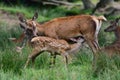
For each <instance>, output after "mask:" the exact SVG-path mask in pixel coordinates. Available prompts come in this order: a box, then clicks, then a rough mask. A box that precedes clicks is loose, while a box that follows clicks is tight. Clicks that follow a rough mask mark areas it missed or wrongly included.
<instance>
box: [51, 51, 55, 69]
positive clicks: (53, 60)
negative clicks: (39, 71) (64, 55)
mask: <svg viewBox="0 0 120 80" xmlns="http://www.w3.org/2000/svg"><path fill="white" fill-rule="evenodd" d="M55 59H56V54H55V52H51V55H50V68H51V67H53V66H54V65H55Z"/></svg>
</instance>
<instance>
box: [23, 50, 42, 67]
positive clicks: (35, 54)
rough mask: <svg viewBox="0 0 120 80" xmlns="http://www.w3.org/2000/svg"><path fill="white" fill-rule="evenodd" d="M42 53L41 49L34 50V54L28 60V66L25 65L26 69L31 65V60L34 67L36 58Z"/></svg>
mask: <svg viewBox="0 0 120 80" xmlns="http://www.w3.org/2000/svg"><path fill="white" fill-rule="evenodd" d="M40 53H41V52H40V49H34V50H33V51H32V53H31V54H30V55H29V56H28V59H27V61H26V64H25V66H24V68H26V67H27V65H28V64H29V62H30V60H32V65H34V61H35V58H36V57H37V56H38V55H40Z"/></svg>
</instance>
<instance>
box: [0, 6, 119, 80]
mask: <svg viewBox="0 0 120 80" xmlns="http://www.w3.org/2000/svg"><path fill="white" fill-rule="evenodd" d="M0 9H2V10H5V11H9V12H10V13H11V14H15V13H16V12H21V13H24V14H25V15H26V17H27V18H30V17H31V16H33V14H34V11H35V9H33V8H31V7H28V8H26V7H23V6H21V7H17V6H16V7H14V8H13V7H7V6H4V5H0ZM40 10H41V11H40ZM40 10H39V14H40V16H39V19H38V21H45V20H49V19H52V18H54V17H59V16H64V15H65V13H64V12H65V10H64V9H63V8H62V7H59V8H55V9H40ZM73 11H74V10H73ZM71 12H72V11H71ZM83 12H84V11H83ZM86 12H88V11H85V12H84V13H86ZM76 13H77V12H76ZM88 13H89V12H88ZM88 13H86V14H88ZM107 26H108V24H106V23H103V26H102V29H101V31H100V34H99V43H100V46H101V47H102V46H106V45H109V43H111V42H112V41H113V40H114V36H113V34H112V33H105V32H104V31H103V30H104V29H105V27H107ZM0 29H1V30H0V80H120V58H119V57H114V58H112V59H109V58H107V57H105V56H101V57H100V58H99V60H98V62H97V68H98V71H97V72H96V73H94V71H93V70H92V52H91V50H90V49H88V48H83V49H82V50H80V52H79V53H78V54H76V55H75V57H74V59H73V60H72V62H71V63H70V64H69V65H68V69H66V68H65V65H64V63H63V61H62V57H60V56H57V60H56V65H55V66H54V67H53V68H49V62H50V56H49V55H48V53H47V52H45V53H43V54H41V55H40V56H38V57H37V59H36V61H35V67H33V68H32V64H31V63H30V64H29V65H28V67H27V68H26V69H24V68H23V67H24V65H25V62H26V60H27V57H28V55H29V54H30V53H31V51H32V49H31V48H30V47H28V46H27V47H25V48H24V49H23V53H22V54H19V53H17V52H15V46H16V45H19V44H14V43H12V42H11V41H9V40H8V38H9V37H19V35H20V33H21V29H19V28H17V27H16V28H15V27H13V28H11V29H7V24H2V23H0Z"/></svg>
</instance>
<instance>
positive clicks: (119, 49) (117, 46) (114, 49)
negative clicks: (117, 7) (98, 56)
mask: <svg viewBox="0 0 120 80" xmlns="http://www.w3.org/2000/svg"><path fill="white" fill-rule="evenodd" d="M119 19H120V18H117V19H116V20H115V21H112V22H111V25H110V26H109V27H107V28H106V29H105V32H114V34H115V37H116V40H115V41H114V42H113V43H112V44H111V45H109V46H105V47H104V48H102V51H105V52H106V53H107V54H108V55H109V56H110V57H111V56H113V55H115V54H119V55H120V26H119V25H118V22H119Z"/></svg>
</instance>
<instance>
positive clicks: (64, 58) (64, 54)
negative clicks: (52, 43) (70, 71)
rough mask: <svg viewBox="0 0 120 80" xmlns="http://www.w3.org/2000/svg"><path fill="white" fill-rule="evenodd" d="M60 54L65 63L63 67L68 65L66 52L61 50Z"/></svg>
mask: <svg viewBox="0 0 120 80" xmlns="http://www.w3.org/2000/svg"><path fill="white" fill-rule="evenodd" d="M61 56H62V57H63V60H64V63H65V67H67V65H68V57H69V56H68V53H67V52H62V54H61Z"/></svg>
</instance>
